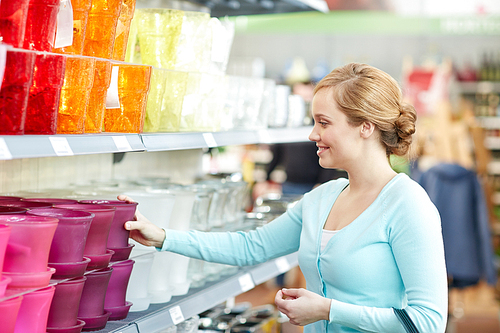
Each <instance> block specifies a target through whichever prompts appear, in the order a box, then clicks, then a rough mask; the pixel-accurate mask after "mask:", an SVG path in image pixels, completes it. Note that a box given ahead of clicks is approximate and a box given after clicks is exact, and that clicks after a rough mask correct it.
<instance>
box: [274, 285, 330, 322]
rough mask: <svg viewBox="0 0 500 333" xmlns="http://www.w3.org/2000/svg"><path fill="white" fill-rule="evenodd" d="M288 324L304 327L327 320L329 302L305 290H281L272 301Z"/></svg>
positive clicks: (328, 316)
mask: <svg viewBox="0 0 500 333" xmlns="http://www.w3.org/2000/svg"><path fill="white" fill-rule="evenodd" d="M274 302H275V303H276V306H277V308H278V310H279V311H280V312H282V313H283V314H285V315H286V316H287V317H288V318H289V319H290V323H291V324H294V325H299V326H304V325H307V324H311V323H314V322H316V321H319V320H329V318H330V303H331V300H330V299H328V298H325V297H322V296H320V295H318V294H316V293H313V292H312V291H309V290H306V289H302V288H301V289H285V288H283V289H281V290H279V291H278V292H277V293H276V298H275V300H274Z"/></svg>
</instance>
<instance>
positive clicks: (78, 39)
mask: <svg viewBox="0 0 500 333" xmlns="http://www.w3.org/2000/svg"><path fill="white" fill-rule="evenodd" d="M91 6H92V0H71V7H73V44H72V45H69V46H64V47H61V48H57V49H53V51H52V52H55V53H64V54H73V55H81V54H82V53H83V42H84V41H85V33H86V31H87V22H88V19H89V12H90V7H91Z"/></svg>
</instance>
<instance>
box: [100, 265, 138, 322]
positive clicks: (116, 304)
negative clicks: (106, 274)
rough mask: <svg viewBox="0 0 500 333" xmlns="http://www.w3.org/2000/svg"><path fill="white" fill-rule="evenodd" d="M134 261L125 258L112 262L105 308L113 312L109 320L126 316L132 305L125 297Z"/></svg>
mask: <svg viewBox="0 0 500 333" xmlns="http://www.w3.org/2000/svg"><path fill="white" fill-rule="evenodd" d="M134 263H135V261H134V260H125V261H120V262H116V263H114V264H112V267H113V273H111V278H110V280H109V284H108V289H107V291H106V298H105V300H104V309H105V310H107V311H110V312H111V315H110V317H109V320H120V319H124V318H126V317H127V314H128V311H129V309H130V306H132V303H130V302H127V301H126V300H125V298H126V294H127V286H128V282H129V279H130V274H131V273H132V268H133V267H134Z"/></svg>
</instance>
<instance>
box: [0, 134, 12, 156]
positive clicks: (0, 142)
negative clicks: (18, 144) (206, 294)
mask: <svg viewBox="0 0 500 333" xmlns="http://www.w3.org/2000/svg"><path fill="white" fill-rule="evenodd" d="M11 159H12V154H11V153H10V150H9V147H8V146H7V143H6V142H5V140H4V138H0V160H11Z"/></svg>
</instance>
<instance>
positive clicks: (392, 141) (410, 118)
mask: <svg viewBox="0 0 500 333" xmlns="http://www.w3.org/2000/svg"><path fill="white" fill-rule="evenodd" d="M325 88H328V89H330V94H331V95H330V96H331V97H333V99H334V100H335V102H336V103H337V106H338V108H339V110H340V111H342V112H343V113H344V114H345V115H346V116H347V119H348V121H349V123H350V124H352V125H354V126H358V125H360V124H361V123H363V122H365V121H368V122H371V123H373V124H374V125H375V126H376V127H377V128H378V129H379V131H380V141H381V143H382V145H383V146H384V147H385V149H386V153H387V156H389V155H391V154H395V155H399V156H403V155H407V154H408V152H409V149H410V145H411V142H412V135H413V133H415V122H416V120H417V115H416V112H415V109H414V108H413V106H411V105H409V104H406V103H404V102H403V100H402V92H401V89H400V87H399V85H398V83H397V82H396V80H394V79H393V78H392V77H391V76H390V75H389V74H387V73H385V72H383V71H381V70H380V69H377V68H375V67H372V66H369V65H366V64H359V63H350V64H347V65H344V66H342V67H338V68H336V69H334V70H333V71H332V72H331V73H330V74H328V75H327V76H325V77H324V78H323V79H322V80H321V81H320V82H318V84H317V85H316V87H315V88H314V94H316V93H317V92H318V91H319V90H321V89H325Z"/></svg>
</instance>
